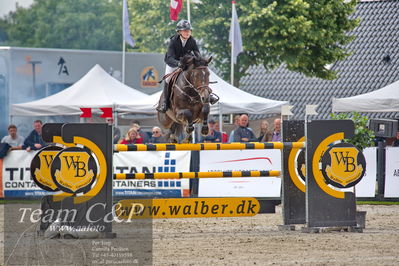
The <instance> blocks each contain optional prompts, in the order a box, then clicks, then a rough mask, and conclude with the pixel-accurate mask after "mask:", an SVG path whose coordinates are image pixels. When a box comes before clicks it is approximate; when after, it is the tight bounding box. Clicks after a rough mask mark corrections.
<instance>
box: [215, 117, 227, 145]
mask: <svg viewBox="0 0 399 266" xmlns="http://www.w3.org/2000/svg"><path fill="white" fill-rule="evenodd" d="M215 129H216V130H217V131H220V127H219V122H216V125H215ZM221 133H222V143H227V142H228V141H229V136H228V135H227V133H226V132H224V131H223V132H221Z"/></svg>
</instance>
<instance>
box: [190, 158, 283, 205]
mask: <svg viewBox="0 0 399 266" xmlns="http://www.w3.org/2000/svg"><path fill="white" fill-rule="evenodd" d="M250 170H277V171H281V151H280V150H239V151H236V150H220V151H201V152H200V171H201V172H211V171H250ZM280 190H281V179H280V178H278V177H245V178H212V179H207V178H205V179H201V180H200V181H199V189H198V195H199V197H268V198H278V197H280Z"/></svg>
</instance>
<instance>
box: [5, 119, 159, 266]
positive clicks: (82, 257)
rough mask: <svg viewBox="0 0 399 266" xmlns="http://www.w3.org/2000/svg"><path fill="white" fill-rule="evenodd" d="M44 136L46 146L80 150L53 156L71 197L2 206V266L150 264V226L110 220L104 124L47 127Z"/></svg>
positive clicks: (108, 145)
mask: <svg viewBox="0 0 399 266" xmlns="http://www.w3.org/2000/svg"><path fill="white" fill-rule="evenodd" d="M42 132H43V138H44V139H45V140H46V141H47V142H56V143H58V144H61V145H62V146H64V147H73V146H78V147H80V148H84V149H71V148H65V149H63V150H61V151H59V153H58V154H57V156H59V158H60V159H59V162H58V165H56V166H54V167H55V169H54V171H53V172H54V175H55V176H56V177H57V178H58V179H57V181H58V183H59V184H62V186H64V187H67V188H68V189H67V190H66V191H68V192H69V193H66V192H61V193H62V194H61V195H60V194H59V193H60V192H58V193H57V195H49V196H45V197H43V198H42V201H41V203H39V202H32V203H30V202H29V203H24V202H17V203H12V202H8V203H7V204H5V210H4V217H5V219H4V235H5V237H4V238H5V241H4V257H5V262H6V264H7V265H25V264H30V265H82V264H85V265H86V264H87V265H100V264H104V265H105V264H108V265H135V264H137V265H147V264H149V265H150V264H152V220H151V219H134V220H133V221H126V220H120V219H118V217H114V215H113V211H112V207H113V206H112V205H113V204H115V203H116V202H113V199H112V183H113V178H112V176H113V175H112V174H113V173H112V150H113V144H112V138H113V135H112V128H111V127H110V126H108V125H107V124H105V123H104V124H65V125H62V124H46V125H44V126H43V131H42ZM86 150H87V151H86ZM62 152H64V154H63V155H62ZM67 153H68V154H67ZM74 153H76V154H74ZM91 156H93V157H94V158H95V161H96V164H97V165H98V167H97V169H98V175H97V174H96V172H95V171H94V170H93V169H94V168H95V167H94V166H93V165H91V166H90V165H87V167H86V163H87V162H88V161H90V160H92V159H90V158H91ZM84 157H87V158H86V159H87V160H86V159H85V160H86V161H85V160H82V158H84ZM91 164H92V163H91ZM89 172H90V173H91V174H89V175H88V176H89V177H90V178H91V177H93V176H95V178H96V180H95V181H94V182H93V183H92V182H91V180H89V181H87V180H88V179H87V173H89ZM80 178H81V179H80ZM46 180H47V179H46ZM86 181H87V182H86ZM86 185H87V187H86ZM80 187H83V189H80ZM42 193H43V194H44V193H48V192H47V191H43V192H42ZM136 207H137V206H136ZM146 207H147V208H149V209H150V210H153V207H152V206H151V205H149V206H146ZM137 215H140V213H138V214H137ZM113 225H114V228H113ZM115 233H116V234H117V235H118V237H117V238H113V237H115ZM53 238H56V239H53ZM66 238H78V239H76V240H71V239H66ZM88 238H95V239H88ZM111 238H113V239H111Z"/></svg>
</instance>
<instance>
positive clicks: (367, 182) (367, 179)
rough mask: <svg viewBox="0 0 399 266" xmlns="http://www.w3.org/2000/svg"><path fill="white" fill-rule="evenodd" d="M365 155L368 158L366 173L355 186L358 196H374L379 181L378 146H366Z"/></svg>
mask: <svg viewBox="0 0 399 266" xmlns="http://www.w3.org/2000/svg"><path fill="white" fill-rule="evenodd" d="M363 155H364V157H365V159H366V173H365V174H364V176H363V178H362V180H361V181H360V182H359V183H358V184H357V185H356V186H355V188H356V190H355V191H356V197H357V198H374V197H375V190H376V181H377V147H370V148H365V149H364V150H363Z"/></svg>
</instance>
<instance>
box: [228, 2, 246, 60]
mask: <svg viewBox="0 0 399 266" xmlns="http://www.w3.org/2000/svg"><path fill="white" fill-rule="evenodd" d="M235 3H236V2H235V1H232V6H233V7H232V15H231V25H230V35H229V42H231V43H232V45H233V44H234V48H233V51H232V53H233V63H234V64H235V63H237V56H238V54H239V53H241V52H243V51H244V49H243V48H242V39H241V30H240V24H239V23H238V16H237V11H236V5H235Z"/></svg>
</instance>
